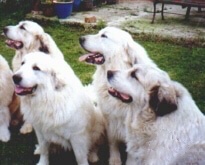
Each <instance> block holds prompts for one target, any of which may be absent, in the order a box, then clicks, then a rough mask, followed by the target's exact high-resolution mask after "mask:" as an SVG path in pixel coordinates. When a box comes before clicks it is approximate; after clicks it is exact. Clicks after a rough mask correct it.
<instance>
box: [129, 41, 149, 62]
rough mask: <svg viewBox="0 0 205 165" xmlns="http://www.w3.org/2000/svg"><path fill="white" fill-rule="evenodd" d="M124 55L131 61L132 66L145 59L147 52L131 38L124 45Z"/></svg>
mask: <svg viewBox="0 0 205 165" xmlns="http://www.w3.org/2000/svg"><path fill="white" fill-rule="evenodd" d="M126 53H127V55H128V57H129V59H130V60H131V61H130V62H131V63H132V65H135V64H137V63H139V62H140V61H142V60H143V59H144V58H147V52H146V50H145V49H144V47H143V46H141V45H140V44H138V43H137V42H135V41H134V40H133V39H132V38H131V39H130V40H129V41H128V42H127V44H126Z"/></svg>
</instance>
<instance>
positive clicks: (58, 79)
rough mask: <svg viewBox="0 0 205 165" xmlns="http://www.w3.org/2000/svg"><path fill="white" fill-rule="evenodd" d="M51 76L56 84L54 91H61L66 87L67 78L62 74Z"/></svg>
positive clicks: (52, 74)
mask: <svg viewBox="0 0 205 165" xmlns="http://www.w3.org/2000/svg"><path fill="white" fill-rule="evenodd" d="M51 76H52V78H53V82H54V83H53V84H54V90H61V89H62V88H63V87H64V86H65V85H66V83H65V81H64V80H65V78H64V77H63V76H62V75H61V74H60V73H56V72H54V71H53V72H51Z"/></svg>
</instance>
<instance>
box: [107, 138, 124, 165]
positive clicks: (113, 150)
mask: <svg viewBox="0 0 205 165" xmlns="http://www.w3.org/2000/svg"><path fill="white" fill-rule="evenodd" d="M109 144H110V145H109V147H110V159H109V165H121V164H122V162H121V157H120V151H119V146H118V142H117V141H113V139H112V141H110V142H109Z"/></svg>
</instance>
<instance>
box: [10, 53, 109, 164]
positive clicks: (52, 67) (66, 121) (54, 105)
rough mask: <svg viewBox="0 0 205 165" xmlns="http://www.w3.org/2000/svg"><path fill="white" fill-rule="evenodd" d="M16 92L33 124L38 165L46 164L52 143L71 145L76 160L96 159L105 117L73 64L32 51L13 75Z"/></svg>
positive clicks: (23, 109) (25, 114)
mask: <svg viewBox="0 0 205 165" xmlns="http://www.w3.org/2000/svg"><path fill="white" fill-rule="evenodd" d="M13 81H14V83H15V86H16V87H15V92H16V93H17V94H18V95H20V96H21V97H20V98H21V104H22V112H23V115H24V117H25V118H26V119H27V120H28V121H29V122H30V123H31V124H32V125H33V127H34V130H35V133H36V135H37V139H38V143H39V147H38V148H37V149H36V150H35V154H40V160H39V163H38V164H41V165H47V164H49V162H48V147H49V144H50V143H57V144H60V145H62V147H64V148H65V149H69V148H70V145H71V146H72V148H73V150H74V153H75V156H76V160H77V163H78V164H79V165H88V160H87V156H88V155H89V160H90V161H91V162H96V161H97V160H98V157H97V155H96V154H97V153H96V152H97V148H96V147H97V145H99V143H100V141H101V140H102V138H103V137H104V135H103V133H104V129H105V120H104V118H103V115H102V113H101V111H99V110H98V109H95V107H94V105H93V103H92V101H91V100H90V99H89V97H88V95H87V94H86V92H85V90H84V87H83V85H82V83H81V82H80V80H79V79H78V77H77V76H76V75H75V74H74V72H73V70H72V69H71V68H70V66H69V65H68V64H67V63H66V62H65V61H63V60H56V59H54V58H51V57H50V56H48V55H46V54H44V53H41V52H36V53H30V54H28V55H26V56H25V57H24V58H23V61H22V66H21V67H20V69H19V70H18V71H17V72H16V73H15V74H14V75H13Z"/></svg>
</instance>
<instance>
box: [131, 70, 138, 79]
mask: <svg viewBox="0 0 205 165" xmlns="http://www.w3.org/2000/svg"><path fill="white" fill-rule="evenodd" d="M130 76H131V77H132V78H135V79H136V80H138V78H137V76H136V74H135V71H133V72H131V74H130Z"/></svg>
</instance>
